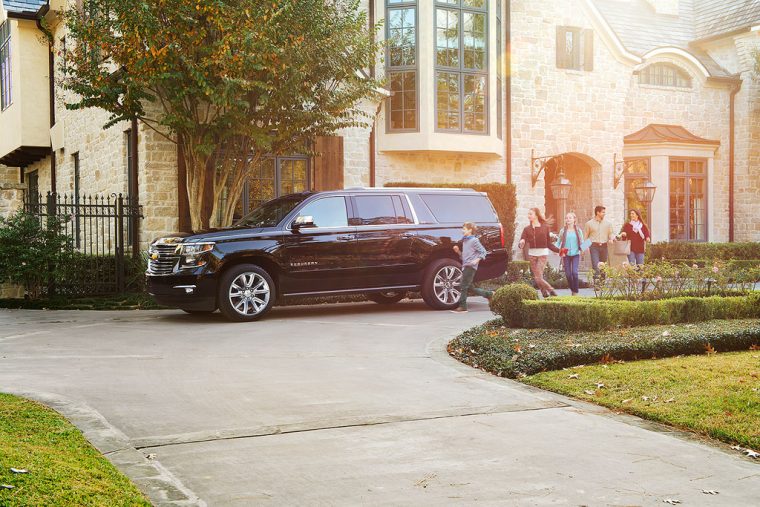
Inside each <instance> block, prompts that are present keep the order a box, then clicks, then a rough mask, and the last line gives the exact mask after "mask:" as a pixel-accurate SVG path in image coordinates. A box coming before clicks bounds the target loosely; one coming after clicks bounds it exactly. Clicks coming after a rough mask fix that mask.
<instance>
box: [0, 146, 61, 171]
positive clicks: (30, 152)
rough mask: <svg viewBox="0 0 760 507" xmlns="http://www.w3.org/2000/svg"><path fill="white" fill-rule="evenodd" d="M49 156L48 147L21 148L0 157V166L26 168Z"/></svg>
mask: <svg viewBox="0 0 760 507" xmlns="http://www.w3.org/2000/svg"><path fill="white" fill-rule="evenodd" d="M48 155H50V147H49V146H48V147H45V146H21V147H20V148H16V149H15V150H13V151H12V152H10V153H8V154H6V155H4V156H3V157H0V164H3V165H6V166H8V167H26V166H28V165H30V164H33V163H35V162H37V161H38V160H42V159H43V158H45V157H47V156H48Z"/></svg>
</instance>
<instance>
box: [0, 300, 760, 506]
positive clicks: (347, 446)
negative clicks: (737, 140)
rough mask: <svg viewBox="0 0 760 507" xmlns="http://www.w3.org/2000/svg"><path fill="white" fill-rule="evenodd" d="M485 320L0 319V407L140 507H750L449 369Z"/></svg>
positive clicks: (739, 475)
mask: <svg viewBox="0 0 760 507" xmlns="http://www.w3.org/2000/svg"><path fill="white" fill-rule="evenodd" d="M490 318H491V314H490V313H489V312H488V310H487V306H486V304H485V301H484V300H480V301H477V300H476V302H474V303H473V304H472V305H471V311H470V313H468V314H464V315H456V314H452V313H449V312H434V311H431V310H429V309H427V307H425V306H424V305H423V304H422V303H420V302H405V303H401V304H398V305H395V306H392V307H382V306H379V305H375V304H374V303H367V304H351V305H332V306H320V307H290V308H278V309H275V310H274V311H273V312H272V313H271V314H270V315H269V316H268V317H267V318H266V319H265V320H263V321H261V322H258V323H252V324H231V323H227V322H224V321H223V320H222V319H221V317H219V316H217V315H214V316H210V317H202V318H198V317H192V316H188V315H185V314H183V313H181V312H173V311H160V312H153V311H135V312H53V311H7V310H0V391H6V392H15V393H20V394H24V395H26V396H29V397H34V398H36V399H39V400H42V401H44V402H45V403H47V404H49V405H50V406H53V407H54V408H56V409H57V410H59V411H61V412H62V413H64V415H66V416H67V417H69V418H70V419H71V420H72V421H73V422H74V423H75V424H77V425H78V426H79V427H80V428H82V429H83V431H84V432H85V435H86V436H87V437H88V438H89V439H90V440H91V441H92V442H93V443H94V444H95V445H96V446H97V447H98V448H99V449H100V450H101V451H102V452H104V453H106V455H107V456H108V457H109V459H111V460H112V461H113V462H114V463H116V464H117V465H118V466H119V467H120V468H121V469H122V470H124V471H125V472H126V473H127V474H128V475H129V476H130V477H131V478H133V480H135V482H137V484H138V485H139V486H140V487H141V488H143V490H144V491H146V492H147V493H148V494H149V496H150V498H151V499H152V500H153V501H154V503H156V504H167V505H169V504H174V505H190V504H200V505H203V504H208V505H255V504H271V505H282V504H288V505H315V504H319V505H322V504H324V505H357V504H373V505H374V504H385V505H391V504H393V505H398V504H431V505H432V504H471V503H474V502H480V503H485V504H515V505H556V504H563V505H565V504H566V505H663V501H664V500H668V499H672V500H680V501H681V502H683V504H684V505H689V504H690V505H727V506H728V505H730V506H738V505H751V504H753V503H755V502H756V501H757V495H758V492H759V491H760V487H759V486H758V484H760V467H759V466H758V465H757V464H756V463H751V462H749V461H747V460H744V459H741V458H739V457H737V456H736V455H732V454H731V453H730V452H726V451H724V450H721V449H719V448H715V447H711V446H707V445H704V444H700V443H697V442H696V441H694V440H693V439H689V438H685V437H684V436H682V435H678V434H675V433H669V432H667V431H664V430H662V428H658V427H656V426H654V425H649V424H646V423H643V422H641V421H639V420H638V419H636V418H631V417H624V416H616V415H613V414H611V413H609V412H607V411H606V410H603V409H599V408H597V407H593V406H590V405H586V404H583V403H576V402H571V401H570V400H568V399H566V398H563V397H560V396H555V395H553V394H549V393H545V392H542V391H538V390H534V389H532V388H528V387H525V386H522V385H520V384H517V383H515V382H511V381H508V380H504V379H498V378H495V377H492V376H490V375H486V374H483V373H481V372H479V371H477V370H474V369H471V368H469V367H466V366H463V365H460V364H459V363H457V362H456V361H454V360H453V359H451V358H450V357H449V356H448V355H447V354H446V352H445V346H446V342H447V341H448V340H449V339H451V338H452V337H454V336H455V335H456V334H457V333H459V332H460V331H462V330H464V329H466V328H468V327H471V326H473V325H476V324H479V323H481V322H484V321H486V320H488V319H490ZM148 457H149V458H152V459H148ZM703 490H717V491H719V492H720V494H719V495H717V496H712V495H711V496H709V497H708V496H707V495H705V494H704V493H703V492H702V491H703Z"/></svg>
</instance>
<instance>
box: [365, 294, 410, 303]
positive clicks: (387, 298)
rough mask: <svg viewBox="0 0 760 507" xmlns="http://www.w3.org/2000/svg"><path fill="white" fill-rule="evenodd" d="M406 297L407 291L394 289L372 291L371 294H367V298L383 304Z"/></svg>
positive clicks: (395, 301)
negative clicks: (395, 290)
mask: <svg viewBox="0 0 760 507" xmlns="http://www.w3.org/2000/svg"><path fill="white" fill-rule="evenodd" d="M405 297H406V292H394V291H386V292H370V293H369V294H367V299H369V300H370V301H374V302H375V303H378V304H381V305H392V304H393V303H398V302H399V301H401V300H402V299H404V298H405Z"/></svg>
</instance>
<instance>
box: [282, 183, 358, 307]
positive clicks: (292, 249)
mask: <svg viewBox="0 0 760 507" xmlns="http://www.w3.org/2000/svg"><path fill="white" fill-rule="evenodd" d="M347 205H348V203H347V201H346V198H345V197H343V196H326V197H321V198H318V199H316V200H313V201H310V202H308V203H307V204H306V205H304V206H303V208H301V210H300V211H299V212H298V216H300V217H312V220H313V222H314V226H313V227H302V228H298V229H293V228H292V226H290V225H289V226H288V227H287V228H286V230H285V236H284V241H283V249H282V256H283V258H282V263H283V265H284V267H285V273H284V275H283V277H282V285H283V286H282V291H283V293H284V294H308V293H314V292H329V291H340V290H347V289H352V288H355V287H356V280H355V277H353V276H352V271H353V269H355V267H356V244H355V243H356V227H354V226H350V225H349V223H348V209H347Z"/></svg>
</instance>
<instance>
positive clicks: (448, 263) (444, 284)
mask: <svg viewBox="0 0 760 507" xmlns="http://www.w3.org/2000/svg"><path fill="white" fill-rule="evenodd" d="M461 283H462V268H461V266H460V264H459V263H458V262H457V261H455V260H453V259H439V260H437V261H434V262H432V263H431V264H430V265H429V266H428V269H427V271H426V272H425V278H424V280H423V281H422V299H424V300H425V303H427V305H428V306H430V307H431V308H434V309H436V310H451V309H452V308H456V306H457V305H458V304H459V296H460V291H459V285H460V284H461Z"/></svg>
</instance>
